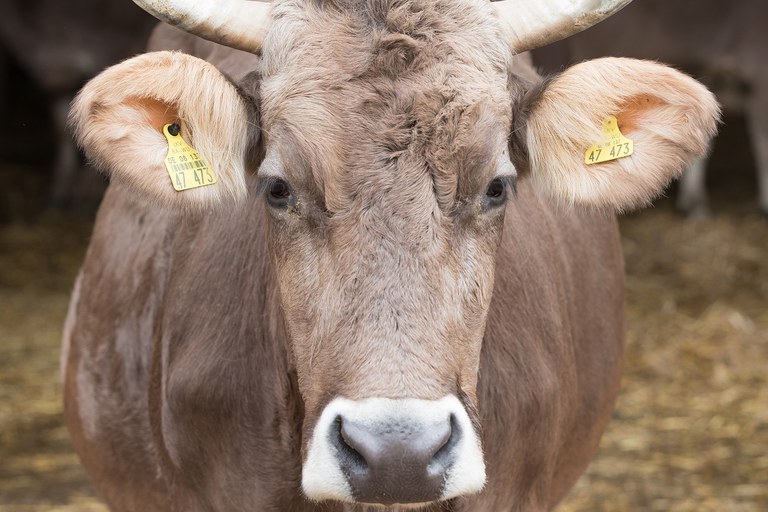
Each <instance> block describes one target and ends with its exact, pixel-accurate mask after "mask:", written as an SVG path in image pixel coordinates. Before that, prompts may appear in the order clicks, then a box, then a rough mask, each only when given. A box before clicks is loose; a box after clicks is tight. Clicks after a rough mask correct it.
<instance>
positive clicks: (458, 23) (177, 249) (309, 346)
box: [62, 0, 719, 512]
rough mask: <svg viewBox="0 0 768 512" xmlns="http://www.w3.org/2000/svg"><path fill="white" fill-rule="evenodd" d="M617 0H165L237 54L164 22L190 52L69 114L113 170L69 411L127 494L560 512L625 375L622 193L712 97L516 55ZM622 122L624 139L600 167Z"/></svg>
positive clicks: (234, 506)
mask: <svg viewBox="0 0 768 512" xmlns="http://www.w3.org/2000/svg"><path fill="white" fill-rule="evenodd" d="M624 3H626V2H625V1H618V2H616V1H613V2H604V3H600V2H597V3H596V2H594V1H592V0H588V1H584V2H573V1H572V0H563V1H559V2H558V1H552V2H548V3H547V5H548V6H550V8H552V9H553V10H552V11H545V10H542V9H541V5H542V4H531V3H530V2H524V1H519V2H518V1H510V2H496V3H488V2H485V1H482V0H436V1H435V0H284V1H279V2H275V3H274V4H272V5H271V6H267V5H265V4H261V3H258V2H241V1H237V0H234V1H227V2H221V1H219V2H215V1H213V0H211V1H207V2H205V1H203V2H200V3H199V4H195V5H193V4H191V3H189V2H177V5H175V6H171V5H166V4H165V3H163V2H159V1H158V0H148V1H147V2H146V3H145V4H146V8H148V9H150V10H152V11H153V12H155V14H156V15H158V16H160V17H162V18H163V19H166V20H168V21H170V22H173V23H174V24H176V25H178V26H180V27H184V28H185V29H187V30H191V31H193V32H194V33H195V34H197V35H203V36H205V37H207V38H211V39H215V40H217V41H219V42H221V43H226V45H229V46H232V47H234V48H239V49H234V48H226V47H224V46H220V45H217V44H214V43H209V42H204V41H202V40H200V39H198V38H197V37H195V36H192V35H189V34H185V33H184V32H182V31H180V30H178V29H176V28H171V27H168V26H163V27H161V28H160V29H159V30H158V31H157V32H156V33H155V34H154V37H153V40H152V43H151V44H150V49H151V50H168V49H176V50H182V51H184V52H187V53H186V54H185V53H180V52H178V51H176V52H174V51H154V52H152V53H147V54H145V55H142V56H139V57H136V58H133V59H130V60H127V61H125V62H123V63H121V64H119V65H117V66H113V67H112V68H110V69H108V70H106V71H105V72H103V73H102V74H101V75H99V76H98V77H97V78H95V79H94V80H92V81H91V82H90V83H89V84H88V85H87V86H86V87H85V88H84V90H83V91H82V92H81V93H80V95H79V96H78V99H77V100H76V102H75V104H74V106H73V110H72V113H71V117H72V122H73V125H74V128H75V131H76V133H77V136H78V139H79V141H80V143H81V144H82V145H83V147H84V149H85V151H86V152H87V154H88V155H89V157H90V159H91V160H92V161H93V162H94V163H95V164H96V165H97V166H99V167H100V168H101V169H103V170H104V172H106V173H108V174H109V175H110V176H111V178H112V184H111V185H110V188H109V190H108V192H107V194H106V196H105V198H104V201H103V203H102V206H101V210H100V212H99V216H98V219H97V223H96V226H95V230H94V234H93V238H92V241H91V245H90V247H89V249H88V254H87V256H86V261H85V263H84V265H83V268H82V270H81V273H80V275H79V277H78V280H77V283H76V286H75V290H74V293H73V297H72V302H71V305H70V310H69V314H68V317H67V321H66V325H65V332H64V337H63V352H62V368H63V379H64V393H65V397H64V401H65V414H66V418H67V422H68V426H69V429H70V432H71V434H72V439H73V442H74V444H75V446H76V448H77V450H78V452H79V454H80V456H81V458H82V461H83V464H84V466H85V468H86V470H87V471H88V473H89V475H90V477H91V478H92V480H93V482H94V485H95V486H96V488H97V489H98V490H99V491H100V492H101V493H102V495H103V496H104V498H105V500H106V501H107V503H108V504H109V506H110V507H111V508H112V509H113V510H116V511H135V510H153V511H154V510H177V511H184V512H193V511H243V510H254V511H320V510H323V511H366V510H385V509H386V510H393V511H395V510H406V509H408V510H410V509H418V510H424V511H430V512H436V511H448V510H451V511H474V512H477V511H489V512H500V511H525V512H536V511H544V510H549V509H551V508H553V507H554V506H555V505H556V504H557V503H558V501H559V500H560V499H561V498H562V497H563V496H564V494H565V493H566V492H567V491H568V489H569V488H570V487H571V486H572V485H573V483H574V482H575V481H576V479H577V478H578V477H579V475H580V474H581V473H582V472H583V470H584V468H585V467H586V466H587V464H588V463H589V461H590V460H591V458H592V456H593V455H594V453H595V451H596V449H597V446H598V442H599V439H600V436H601V435H602V432H603V430H604V428H605V426H606V424H607V422H608V420H609V418H610V416H611V411H612V409H613V406H614V401H615V397H616V394H617V392H618V387H619V379H620V373H621V359H622V352H623V339H624V319H623V316H624V277H623V263H622V256H621V248H620V244H619V236H618V230H617V223H616V220H615V216H614V214H615V212H616V211H620V210H626V209H630V208H635V207H639V206H642V205H644V204H647V203H648V202H649V201H650V200H651V199H652V198H653V197H654V196H656V195H657V194H659V193H660V192H661V191H662V190H663V188H664V186H665V185H666V184H667V183H668V182H669V181H670V180H671V179H673V178H674V177H676V176H677V175H678V174H679V172H680V171H681V169H682V168H683V166H684V165H686V164H687V163H688V162H690V161H691V160H692V159H695V158H698V157H700V156H701V155H703V154H704V153H705V152H706V149H707V145H708V143H709V140H710V138H711V136H712V135H713V133H714V131H715V127H716V124H717V119H718V115H719V108H718V105H717V103H716V101H715V100H714V97H713V96H712V95H711V94H710V93H709V92H708V91H707V90H706V89H705V88H704V87H703V86H702V85H701V84H699V83H698V82H696V81H695V80H693V79H691V78H690V77H688V76H686V75H683V74H682V73H680V72H677V71H675V70H672V69H670V68H668V67H665V66H663V65H660V64H657V63H652V62H645V61H637V60H631V59H602V60H596V61H592V62H587V63H584V64H581V65H578V66H575V67H573V68H570V69H568V70H566V71H565V72H563V73H562V74H560V75H558V76H556V77H552V78H551V79H548V80H541V79H540V78H539V77H538V76H537V75H536V74H535V73H534V72H533V70H532V68H530V66H528V65H526V63H525V62H522V61H521V59H518V58H517V57H516V56H514V54H515V53H516V52H521V51H524V50H528V49H530V48H531V47H533V46H535V45H537V44H546V43H548V42H550V41H552V40H556V39H558V38H561V37H566V36H567V35H568V34H570V33H572V32H574V31H575V30H576V28H574V27H577V26H578V27H580V28H586V27H587V26H589V25H590V24H593V23H596V22H597V21H599V20H600V19H602V18H604V17H606V16H608V15H610V14H611V13H612V12H614V11H615V10H616V9H618V8H620V7H621V6H623V4H624ZM585 5H586V6H590V7H591V9H593V10H589V9H586V8H585V7H584V6H585ZM555 7H558V8H560V9H562V10H556V9H555ZM243 50H245V51H243ZM190 54H191V55H190ZM204 59H205V60H204ZM609 116H615V119H616V122H617V123H618V128H619V129H620V130H622V131H623V133H624V135H625V136H626V137H629V138H631V139H632V141H633V143H634V152H633V153H632V154H631V155H628V152H629V151H628V150H626V148H625V146H623V145H622V146H621V148H625V151H624V153H622V154H621V155H619V156H622V157H623V158H619V159H614V160H611V161H606V162H603V163H599V164H595V165H588V164H587V163H585V158H588V157H587V155H588V154H589V152H588V151H587V150H588V148H590V147H591V146H592V145H593V144H595V143H597V142H602V141H603V138H602V137H603V127H604V123H605V122H606V120H608V119H610V117H609ZM182 140H183V141H186V143H187V144H188V145H189V146H190V147H191V148H194V150H192V149H188V150H187V151H186V152H182V153H177V154H176V156H174V155H170V156H169V157H168V158H174V160H166V157H167V155H168V151H169V147H171V146H172V147H174V148H176V147H180V146H183V144H182V142H181V141H182ZM626 144H627V145H628V143H626ZM627 147H628V146H627ZM610 149H611V150H612V151H615V149H616V148H615V147H612V148H610ZM201 155H202V156H201ZM182 156H183V157H184V159H181V157H182ZM206 159H207V163H206V161H205V160H206ZM191 161H194V162H195V164H194V165H192V164H190V165H187V164H189V163H190V162H191ZM166 164H167V166H168V167H166ZM169 172H170V175H169ZM185 180H186V181H185ZM214 181H215V183H214ZM186 184H195V185H201V186H199V187H196V188H192V189H189V190H183V191H180V192H177V191H176V190H175V189H174V188H175V187H178V188H184V187H185V186H186Z"/></svg>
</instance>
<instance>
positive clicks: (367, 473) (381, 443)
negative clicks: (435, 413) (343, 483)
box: [332, 415, 461, 505]
mask: <svg viewBox="0 0 768 512" xmlns="http://www.w3.org/2000/svg"><path fill="white" fill-rule="evenodd" d="M333 430H334V432H333V433H332V438H333V444H334V445H335V447H336V450H337V457H338V461H339V464H340V466H341V469H342V471H343V472H344V474H345V476H346V478H347V480H348V482H349V484H350V487H351V489H352V492H353V494H354V496H355V499H356V500H357V501H361V502H367V503H378V504H384V505H391V504H393V503H424V502H430V501H435V500H437V499H439V497H440V495H441V493H442V489H443V485H444V483H445V477H446V473H447V471H448V469H449V468H450V467H451V465H452V464H453V461H454V458H455V454H454V452H455V447H456V445H457V444H458V442H459V439H460V435H461V432H460V429H459V427H458V423H457V422H456V419H455V418H454V417H453V415H449V416H448V417H446V418H445V419H444V420H435V421H432V422H429V423H423V422H409V421H407V420H403V419H401V420H399V421H393V422H387V423H376V424H370V423H367V422H360V421H354V420H350V419H345V418H344V417H343V416H338V417H337V418H336V420H335V421H334V422H333Z"/></svg>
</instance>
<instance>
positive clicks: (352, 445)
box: [331, 416, 368, 477]
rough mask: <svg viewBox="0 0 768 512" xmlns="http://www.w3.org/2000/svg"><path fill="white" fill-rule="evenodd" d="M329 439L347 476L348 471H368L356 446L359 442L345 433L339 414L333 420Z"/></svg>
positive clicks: (359, 472) (360, 472) (358, 472)
mask: <svg viewBox="0 0 768 512" xmlns="http://www.w3.org/2000/svg"><path fill="white" fill-rule="evenodd" d="M331 439H332V442H333V445H334V447H335V448H336V450H337V457H338V458H339V462H340V463H341V467H342V468H343V469H345V473H346V474H347V477H349V473H350V472H354V473H357V474H362V473H365V472H367V471H368V464H367V463H366V461H365V457H364V456H363V454H361V453H360V452H359V451H358V450H357V448H356V446H359V442H357V441H355V440H354V439H350V438H349V436H348V434H346V433H345V430H344V420H343V419H342V417H341V416H336V419H334V420H333V432H332V434H331Z"/></svg>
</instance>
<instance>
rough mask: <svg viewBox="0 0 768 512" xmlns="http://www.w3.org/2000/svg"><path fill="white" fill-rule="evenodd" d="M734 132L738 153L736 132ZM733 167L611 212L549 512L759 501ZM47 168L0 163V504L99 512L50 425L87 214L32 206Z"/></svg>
mask: <svg viewBox="0 0 768 512" xmlns="http://www.w3.org/2000/svg"><path fill="white" fill-rule="evenodd" d="M731 137H732V140H731V141H730V143H731V144H735V145H736V146H737V150H735V154H742V155H743V154H745V153H748V150H745V148H744V145H745V142H744V140H745V137H746V135H745V134H744V133H743V129H742V132H741V133H739V132H736V133H735V134H734V135H731ZM720 144H721V143H720V142H718V148H719V147H720ZM724 144H727V142H726V143H724ZM733 165H734V162H733V161H732V159H731V158H730V155H728V154H722V155H720V154H719V150H718V149H716V151H715V167H716V173H715V174H714V175H713V177H712V178H713V179H712V180H711V181H712V190H713V191H712V195H713V197H714V200H715V202H714V210H715V212H716V216H715V217H714V218H712V219H709V220H702V221H696V222H688V221H685V220H684V219H682V218H681V217H679V216H678V215H677V214H675V213H674V211H673V209H672V207H671V204H670V201H669V200H666V201H662V202H661V203H660V204H659V205H657V207H656V208H654V209H651V210H647V211H645V212H643V213H641V214H637V215H633V216H630V217H626V218H624V219H623V220H622V229H623V238H624V249H625V252H626V259H627V274H628V278H627V279H628V328H629V337H628V343H629V344H628V352H627V358H626V369H625V374H624V386H623V391H622V393H621V396H620V399H619V404H618V408H617V410H616V413H615V415H614V420H613V422H612V423H611V424H610V426H609V428H608V431H607V433H606V435H605V437H604V438H603V442H602V447H601V450H600V454H599V456H598V457H597V458H596V459H595V461H594V463H593V464H592V466H591V467H590V469H589V471H588V473H587V474H586V475H585V476H584V477H583V478H582V479H581V480H580V481H579V483H578V484H577V486H576V487H575V488H574V490H573V491H572V493H571V495H570V496H569V498H568V499H567V500H566V501H565V502H564V503H563V504H562V505H561V507H560V509H559V510H560V511H565V512H577V511H578V512H592V511H610V512H623V511H628V512H629V511H654V512H655V511H659V512H661V511H665V512H666V511H671V512H689V511H690V512H693V511H695V512H710V511H711V512H715V511H718V512H721V511H728V512H763V511H765V510H768V221H766V220H765V219H763V218H760V217H759V216H758V215H757V214H756V213H755V209H756V208H755V207H754V206H753V204H754V197H755V195H756V194H755V193H754V174H753V173H746V172H739V173H733V174H738V176H736V177H735V178H734V175H733V174H729V169H730V168H731V167H732V166H733ZM749 165H750V162H746V165H745V166H746V168H748V167H749ZM737 166H738V165H737ZM739 167H743V166H739ZM45 180H46V178H45V175H44V174H42V173H40V172H37V171H34V170H32V169H30V168H28V167H24V166H21V165H13V164H0V182H2V183H4V184H9V183H10V184H12V186H8V185H6V186H5V187H3V188H0V512H11V511H13V512H33V511H34V512H38V511H50V510H54V511H68V512H69V511H83V512H90V511H103V510H105V508H104V507H103V506H102V505H100V504H99V502H98V500H97V499H96V498H94V497H93V490H92V489H91V487H90V486H89V485H88V483H87V481H86V480H85V477H84V474H83V472H82V470H81V468H80V466H79V464H78V461H77V457H76V456H75V455H74V453H73V452H72V448H71V446H70V443H69V441H68V437H67V432H66V429H65V428H64V427H63V425H62V413H61V405H60V386H59V379H58V360H59V336H60V330H61V326H62V323H63V319H64V314H65V310H66V305H67V301H68V294H69V291H70V287H71V285H72V282H73V279H74V276H75V273H76V271H77V268H78V265H79V262H80V261H81V259H82V256H83V252H84V249H85V245H86V243H87V240H88V237H89V232H90V227H91V219H90V217H89V216H87V215H76V214H71V213H66V214H65V213H61V212H56V211H50V210H46V209H44V208H42V207H41V204H42V201H41V200H40V198H41V197H42V192H41V190H43V189H44V188H45V185H46V181H45Z"/></svg>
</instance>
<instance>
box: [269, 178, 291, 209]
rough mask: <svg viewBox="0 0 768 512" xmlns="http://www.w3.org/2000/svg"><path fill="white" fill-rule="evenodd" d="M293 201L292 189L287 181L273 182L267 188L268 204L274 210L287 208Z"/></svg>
mask: <svg viewBox="0 0 768 512" xmlns="http://www.w3.org/2000/svg"><path fill="white" fill-rule="evenodd" d="M291 199H292V195H291V187H289V186H288V183H287V182H286V181H285V180H281V179H279V178H277V179H274V180H271V181H270V183H269V185H268V186H267V203H269V205H270V206H272V207H273V208H286V207H287V206H288V205H289V204H290V202H291Z"/></svg>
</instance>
